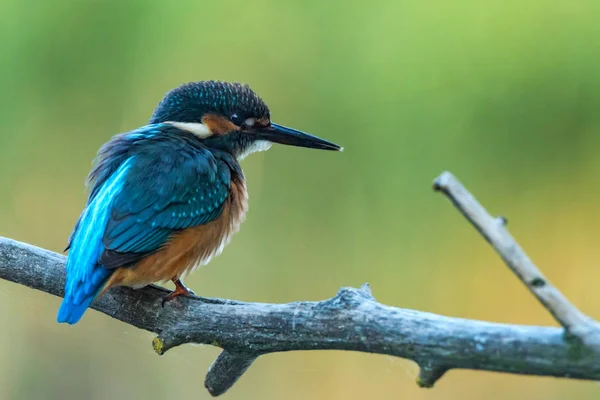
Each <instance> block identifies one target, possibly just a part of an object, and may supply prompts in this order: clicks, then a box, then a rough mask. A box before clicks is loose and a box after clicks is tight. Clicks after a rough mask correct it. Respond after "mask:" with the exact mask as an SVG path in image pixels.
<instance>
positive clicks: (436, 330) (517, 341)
mask: <svg viewBox="0 0 600 400" xmlns="http://www.w3.org/2000/svg"><path fill="white" fill-rule="evenodd" d="M434 187H435V188H436V189H437V190H440V191H443V192H444V193H445V194H446V195H447V196H448V197H450V199H451V200H452V201H453V202H454V203H455V205H456V206H457V207H458V208H459V210H461V212H463V214H464V215H465V216H466V217H467V219H469V220H470V221H471V222H472V223H473V224H474V225H475V226H476V228H477V229H478V230H479V231H480V232H481V233H482V234H483V235H484V237H485V238H486V239H487V240H488V241H489V242H490V243H491V244H492V245H493V246H494V248H496V250H497V251H498V252H499V253H500V255H501V256H502V258H503V259H504V260H505V261H506V262H507V264H508V265H509V266H510V267H511V269H513V271H515V273H517V275H518V276H519V277H520V278H521V279H522V280H523V281H524V282H525V283H526V284H527V286H528V287H529V288H530V290H532V292H533V293H534V294H535V295H536V296H537V297H538V298H539V299H540V301H541V302H542V303H543V304H544V305H545V306H546V308H548V309H549V311H550V312H551V313H552V314H553V315H554V316H555V317H556V318H557V320H558V321H559V322H560V323H562V324H563V326H564V328H566V329H562V328H553V327H535V326H519V325H508V324H496V323H491V322H482V321H474V320H466V319H459V318H450V317H445V316H440V315H435V314H430V313H424V312H419V311H413V310H406V309H401V308H395V307H390V306H387V305H383V304H380V303H378V302H377V301H376V300H375V299H374V298H373V296H372V294H371V290H370V288H369V286H368V285H366V284H365V285H363V286H362V287H361V288H360V289H353V288H342V289H340V290H339V292H338V293H337V295H336V296H335V297H333V298H331V299H328V300H324V301H320V302H296V303H288V304H262V303H244V302H237V301H232V300H221V299H207V298H199V297H195V298H181V297H180V298H178V299H177V300H174V301H173V302H171V303H168V304H167V305H166V306H165V307H164V308H163V307H161V302H162V299H163V298H164V296H165V295H166V294H167V291H166V290H165V289H162V288H159V287H156V286H150V287H147V288H144V289H141V290H131V289H128V288H115V289H111V290H110V291H109V292H108V293H107V294H106V295H104V296H103V297H102V298H101V299H99V300H98V301H96V302H95V303H94V304H93V308H94V309H96V310H98V311H100V312H103V313H105V314H107V315H109V316H111V317H113V318H116V319H118V320H121V321H123V322H125V323H128V324H130V325H133V326H136V327H138V328H141V329H145V330H148V331H151V332H155V333H156V334H157V335H158V336H157V337H156V338H155V339H154V341H153V346H154V349H155V350H156V352H157V353H158V354H164V353H165V352H166V351H168V350H169V349H171V348H173V347H175V346H179V345H181V344H185V343H204V344H211V345H215V346H219V347H221V348H223V349H224V351H223V352H222V353H221V355H220V356H219V357H218V358H217V360H216V361H215V362H214V363H213V365H212V366H211V367H210V369H209V372H208V374H207V377H206V381H205V386H206V387H207V389H208V390H209V392H210V393H211V394H213V395H215V396H217V395H219V394H222V393H224V392H225V391H226V390H227V389H229V388H230V387H231V386H232V385H233V384H234V383H235V382H236V381H237V379H238V378H239V377H240V376H241V375H242V374H243V373H244V372H245V371H246V370H247V369H248V368H249V367H250V365H251V364H252V362H253V361H254V360H255V359H256V358H257V357H259V356H261V355H263V354H268V353H273V352H280V351H290V350H323V349H335V350H354V351H361V352H368V353H378V354H389V355H394V356H398V357H402V358H407V359H410V360H414V361H415V362H417V363H418V364H419V366H420V367H421V373H420V374H419V377H418V379H417V382H418V384H419V385H421V386H423V387H431V386H433V384H434V383H435V382H436V381H437V380H438V379H439V378H440V377H441V376H443V374H444V373H445V372H446V371H447V370H449V369H453V368H462V369H477V370H487V371H500V372H510V373H517V374H526V375H543V376H555V377H567V378H576V379H589V380H600V351H599V347H598V340H599V339H600V329H599V328H598V323H597V322H595V321H593V320H592V319H590V318H589V317H587V316H585V315H583V314H582V313H581V312H580V311H579V310H577V309H576V308H575V307H574V306H572V305H571V304H570V303H569V302H568V301H567V299H566V298H565V297H564V296H562V294H560V292H559V291H558V290H557V289H556V288H554V287H553V286H552V285H551V284H550V282H548V280H547V279H546V278H545V277H543V276H542V275H541V273H540V272H539V271H537V268H536V267H535V265H533V263H532V262H531V261H530V260H529V258H527V256H526V255H525V253H524V252H523V251H522V250H521V249H520V247H518V245H517V244H516V242H514V239H513V238H512V237H511V236H510V234H509V233H508V231H506V228H505V226H504V223H503V222H504V220H502V219H495V218H492V217H491V216H489V214H487V212H486V211H485V210H484V209H483V207H481V205H479V203H477V201H476V200H475V199H474V198H473V197H472V196H471V195H470V194H469V193H468V192H467V191H466V189H465V188H464V187H463V186H462V185H461V184H460V182H458V181H457V180H456V179H455V178H454V177H453V176H452V175H450V174H448V173H445V174H442V175H441V176H440V177H439V178H438V179H437V180H436V181H435V184H434ZM64 263H65V257H64V256H62V255H59V254H56V253H53V252H50V251H47V250H43V249H40V248H38V247H35V246H31V245H29V244H25V243H20V242H16V241H14V240H10V239H4V238H0V278H2V279H6V280H9V281H12V282H16V283H20V284H22V285H25V286H28V287H31V288H34V289H38V290H41V291H44V292H47V293H49V294H53V295H56V296H62V295H63V285H64V280H65V271H64ZM540 281H541V282H540ZM565 333H568V334H565Z"/></svg>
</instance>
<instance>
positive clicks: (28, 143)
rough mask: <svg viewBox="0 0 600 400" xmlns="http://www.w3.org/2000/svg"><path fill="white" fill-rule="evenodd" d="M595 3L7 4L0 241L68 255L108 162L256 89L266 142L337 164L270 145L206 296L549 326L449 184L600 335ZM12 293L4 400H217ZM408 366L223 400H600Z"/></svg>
mask: <svg viewBox="0 0 600 400" xmlns="http://www.w3.org/2000/svg"><path fill="white" fill-rule="evenodd" d="M599 18H600V3H598V2H597V1H596V0H590V1H583V0H580V1H566V0H565V1H548V0H537V1H536V0H524V1H506V0H496V1H478V0H472V1H467V0H455V1H445V0H440V1H433V0H432V1H401V0H400V1H399V0H382V1H377V2H365V1H344V2H341V1H340V2H334V1H332V2H322V1H303V2H300V1H298V2H280V1H275V0H258V1H252V2H250V1H240V2H230V1H211V2H204V1H190V2H177V1H175V2H150V1H145V0H136V1H127V2H122V1H74V0H73V1H70V0H52V1H46V2H42V1H36V2H34V1H27V0H25V1H18V0H2V1H1V2H0V39H1V43H2V46H0V187H1V189H0V190H1V193H2V196H0V235H3V236H8V237H11V238H14V239H18V240H22V241H27V242H29V243H33V244H35V245H38V246H42V247H45V248H48V249H52V250H55V251H61V250H62V249H63V248H64V246H65V243H66V240H67V237H68V235H69V233H70V230H71V228H72V226H73V224H74V222H75V220H76V218H77V217H78V215H79V213H80V211H81V209H82V207H83V205H84V202H85V192H84V186H83V181H84V179H85V177H86V175H87V173H88V170H89V168H90V163H91V160H92V158H93V157H94V155H95V152H96V150H97V149H98V147H99V146H100V145H101V144H102V143H104V142H105V141H107V140H108V139H109V138H110V137H111V136H112V135H114V134H116V133H118V132H122V131H126V130H130V129H133V128H136V127H138V126H141V125H143V124H145V123H146V121H147V120H148V118H149V117H150V115H151V112H152V109H153V107H154V106H155V105H156V104H157V103H158V101H159V100H160V99H161V97H162V95H163V94H164V93H165V92H166V91H167V90H169V89H170V88H172V87H175V86H177V85H179V84H181V83H183V82H187V81H194V80H202V79H222V80H237V81H243V82H246V83H248V84H250V85H251V87H252V88H253V89H255V90H256V91H257V92H258V93H259V94H260V95H261V96H262V97H263V99H264V100H265V101H266V102H267V103H268V104H269V105H270V108H271V112H272V115H273V119H274V120H275V121H276V122H279V123H282V124H285V125H290V126H293V127H296V128H298V129H302V130H305V131H308V132H310V133H313V134H316V135H319V136H322V137H325V138H327V139H330V140H332V141H335V142H337V143H340V144H342V145H343V146H344V147H345V151H344V152H343V153H339V154H336V153H328V152H318V151H310V150H305V149H297V148H288V147H283V146H275V147H274V148H273V149H272V150H271V151H269V152H268V153H260V154H256V155H254V156H251V157H249V158H248V159H247V160H245V161H244V162H243V167H244V169H245V171H246V175H247V178H248V186H249V192H250V212H249V214H248V218H247V220H246V222H245V224H244V225H243V227H242V230H241V232H240V233H239V234H237V235H236V236H235V237H234V239H233V241H232V243H231V244H230V246H229V247H228V248H227V249H226V251H225V252H224V254H223V255H222V256H220V257H218V258H217V259H215V260H213V262H212V263H211V264H210V265H209V266H207V267H205V268H203V269H202V270H200V271H197V272H196V273H195V274H194V275H192V276H191V277H190V278H188V280H187V281H186V283H187V284H189V286H191V287H192V288H193V289H194V290H195V291H196V292H197V293H199V294H202V295H206V296H216V297H228V298H234V299H239V300H246V301H264V302H288V301H295V300H319V299H324V298H327V297H330V296H333V295H334V294H335V292H336V291H337V289H338V288H339V287H340V286H345V285H351V286H358V285H360V284H362V283H364V282H367V281H368V282H369V283H370V284H371V285H372V288H373V291H374V294H375V296H376V297H377V299H378V300H379V301H381V302H383V303H386V304H390V305H394V306H398V307H406V308H414V309H419V310H424V311H430V312H435V313H441V314H446V315H452V316H457V317H465V318H477V319H484V320H491V321H500V322H510V323H520V324H546V325H552V324H554V322H553V321H552V319H551V318H550V317H549V316H548V314H547V313H546V312H545V310H544V309H543V308H542V307H541V306H539V305H538V304H537V303H536V302H535V300H533V298H532V296H531V295H530V294H529V293H527V292H526V290H525V289H524V288H523V287H522V286H521V285H520V284H519V283H518V281H517V279H516V278H515V277H514V276H512V275H511V273H510V272H509V270H508V269H507V268H506V267H505V266H504V265H503V264H502V262H501V261H500V259H499V258H498V257H497V256H496V255H495V254H494V252H493V251H492V250H491V249H490V248H489V247H488V245H487V244H486V243H485V242H484V240H483V239H482V238H481V237H480V236H479V235H478V234H477V233H476V232H475V230H474V229H473V228H472V227H471V226H469V224H468V223H467V222H466V221H465V220H464V219H463V218H462V217H461V216H460V215H459V213H458V212H457V211H456V210H454V208H453V207H452V206H451V205H450V203H449V202H448V201H447V200H445V199H444V198H442V196H440V195H436V194H434V193H433V192H432V190H431V182H432V180H433V178H435V177H436V176H437V175H438V174H439V173H441V172H442V171H443V170H450V171H452V172H454V173H455V174H456V175H457V176H458V177H459V178H460V179H461V180H462V181H463V182H464V183H465V184H466V185H467V187H468V188H469V189H471V190H472V191H473V192H474V194H475V195H476V196H478V198H479V199H480V200H481V201H482V203H483V204H484V205H485V206H486V207H487V208H488V209H489V210H490V212H492V213H494V214H501V215H505V216H506V217H508V219H509V226H510V229H511V231H512V232H513V234H514V235H515V236H516V238H517V239H518V240H519V241H520V243H521V244H522V245H523V246H524V248H525V249H526V250H527V251H528V252H529V254H530V256H531V257H532V258H533V259H534V260H535V261H536V262H537V263H538V264H539V265H540V266H541V267H542V269H543V271H544V272H545V273H546V274H547V275H548V277H549V278H551V279H552V280H553V281H554V282H555V283H556V284H557V285H558V286H559V288H560V289H561V290H563V291H564V293H565V294H566V295H567V296H569V297H570V299H571V300H572V301H573V302H574V303H576V305H578V306H579V307H581V308H582V309H583V311H585V312H587V313H589V314H591V315H592V316H594V317H596V318H600V311H599V308H598V304H599V301H600V294H598V291H597V287H598V280H599V279H600V269H599V268H598V265H597V264H598V262H599V261H600V248H599V246H598V245H597V243H598V241H599V240H600V213H598V212H597V207H598V202H599V200H600V181H599V180H598V179H597V177H598V176H599V175H600V161H599V158H598V149H600V135H599V134H600V112H599V111H598V110H599V107H600V45H599V43H600V24H599V23H598V19H599ZM58 305H59V299H58V298H55V297H51V296H49V295H46V294H43V293H40V292H35V291H32V290H29V289H26V288H24V287H21V286H17V285H14V284H10V283H7V282H0V326H2V329H0V342H1V343H2V347H3V350H2V357H1V358H0V399H11V400H12V399H63V398H74V399H75V398H78V399H83V398H90V399H106V398H112V399H126V398H132V397H134V396H135V397H137V396H139V397H140V398H141V397H142V396H143V398H146V399H165V398H172V399H174V398H184V397H185V398H198V399H207V398H209V395H208V393H207V392H206V391H205V389H204V388H203V379H204V374H205V371H206V370H207V368H208V366H209V365H210V363H211V362H212V360H213V359H214V358H215V357H216V355H217V354H218V350H217V349H216V348H213V347H210V346H183V347H180V348H177V349H174V350H172V351H171V352H169V353H168V354H166V355H165V356H163V357H158V356H156V355H155V354H154V352H153V351H152V348H151V346H150V342H151V339H152V335H151V334H150V333H147V332H143V331H139V330H137V329H135V328H132V327H129V326H127V325H124V324H122V323H120V322H117V321H115V320H112V319H110V318H108V317H106V316H104V315H101V314H99V313H97V312H95V311H91V312H89V313H87V314H86V315H85V317H84V318H83V320H82V321H81V322H80V323H79V324H78V325H76V326H74V327H69V326H63V325H58V324H57V323H56V322H55V316H56V311H57V308H58ZM417 371H418V369H417V367H416V366H415V365H414V364H413V363H411V362H409V361H405V360H401V359H396V358H393V357H386V356H375V355H367V354H357V353H347V352H306V353H287V354H275V355H269V356H266V357H263V358H261V359H260V360H259V361H258V362H257V363H256V364H255V365H254V366H253V367H252V368H251V369H250V370H249V372H248V373H247V374H246V375H244V376H243V377H242V378H241V380H240V382H238V384H237V385H236V386H234V387H233V389H232V390H231V391H230V392H229V393H227V394H226V395H225V396H224V398H230V399H249V400H250V399H261V400H269V399H281V398H286V399H290V400H291V399H365V398H369V399H400V398H402V399H416V400H419V399H436V400H437V399H444V400H453V399H460V400H465V399H483V398H485V399H514V398H517V399H547V400H554V399H573V398H576V399H597V398H598V396H599V393H600V386H598V384H596V383H590V382H574V381H568V380H557V379H549V378H534V377H519V376H509V375H503V374H493V373H481V372H471V371H452V372H450V373H449V374H448V375H447V376H445V377H444V378H443V379H442V380H441V381H440V382H439V383H438V384H437V386H436V388H435V389H432V390H423V389H418V388H417V386H416V384H415V377H416V374H417Z"/></svg>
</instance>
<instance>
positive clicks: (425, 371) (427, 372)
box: [417, 364, 448, 388]
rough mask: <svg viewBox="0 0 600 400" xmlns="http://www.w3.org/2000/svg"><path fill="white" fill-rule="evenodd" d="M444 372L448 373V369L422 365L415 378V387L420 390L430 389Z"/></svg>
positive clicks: (440, 366) (441, 366)
mask: <svg viewBox="0 0 600 400" xmlns="http://www.w3.org/2000/svg"><path fill="white" fill-rule="evenodd" d="M446 372H448V368H447V367H445V366H443V365H435V364H426V365H422V366H421V371H420V372H419V376H418V377H417V385H419V386H420V387H422V388H432V387H433V385H435V383H436V382H437V381H438V380H439V379H440V378H441V377H442V376H444V374H445V373H446Z"/></svg>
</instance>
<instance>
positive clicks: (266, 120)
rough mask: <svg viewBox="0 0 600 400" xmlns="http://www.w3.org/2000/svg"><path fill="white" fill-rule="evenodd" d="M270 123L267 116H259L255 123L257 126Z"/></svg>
mask: <svg viewBox="0 0 600 400" xmlns="http://www.w3.org/2000/svg"><path fill="white" fill-rule="evenodd" d="M270 123H271V121H270V120H269V118H261V119H259V120H256V124H257V125H259V126H269V124H270Z"/></svg>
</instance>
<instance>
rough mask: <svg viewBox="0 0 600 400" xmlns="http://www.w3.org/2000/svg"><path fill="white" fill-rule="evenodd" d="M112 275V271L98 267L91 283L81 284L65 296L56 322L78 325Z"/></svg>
mask: <svg viewBox="0 0 600 400" xmlns="http://www.w3.org/2000/svg"><path fill="white" fill-rule="evenodd" d="M110 275H111V273H110V271H108V270H107V269H105V268H103V267H102V266H101V265H97V266H96V267H95V270H94V273H93V274H92V276H91V279H90V280H89V281H87V282H81V283H80V284H79V285H77V286H76V287H75V288H74V290H72V291H71V292H70V293H68V294H66V295H65V298H64V299H63V302H62V304H61V305H60V309H59V310H58V315H57V317H56V320H57V321H58V322H59V323H63V322H64V323H67V324H71V325H72V324H76V323H77V322H78V321H79V320H80V319H81V317H82V316H83V314H84V313H85V311H86V310H87V309H88V307H89V306H90V304H91V303H92V301H94V299H95V298H96V297H97V296H98V294H99V293H100V291H101V290H102V288H103V287H104V284H105V283H106V281H107V280H108V278H109V277H110Z"/></svg>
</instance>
